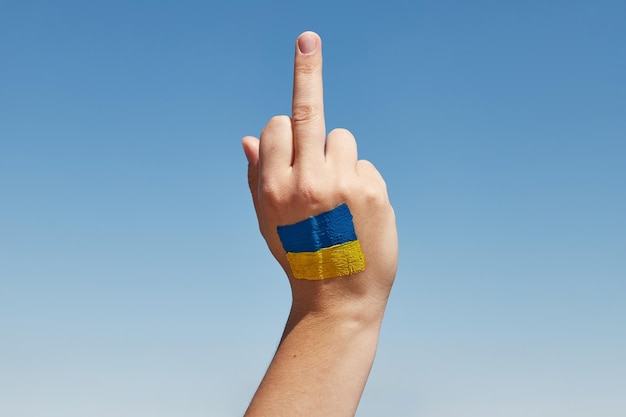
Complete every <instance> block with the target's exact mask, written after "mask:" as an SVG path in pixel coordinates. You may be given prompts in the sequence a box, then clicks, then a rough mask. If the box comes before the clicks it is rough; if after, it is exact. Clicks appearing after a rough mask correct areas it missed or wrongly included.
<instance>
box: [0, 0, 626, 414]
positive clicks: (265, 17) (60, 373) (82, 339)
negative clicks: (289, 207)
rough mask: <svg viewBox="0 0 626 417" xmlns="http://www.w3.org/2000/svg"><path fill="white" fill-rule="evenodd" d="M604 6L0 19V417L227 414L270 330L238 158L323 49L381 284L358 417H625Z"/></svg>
mask: <svg viewBox="0 0 626 417" xmlns="http://www.w3.org/2000/svg"><path fill="white" fill-rule="evenodd" d="M624 22H626V3H625V2H623V1H617V0H616V1H608V0H605V1H595V2H591V1H577V0H574V1H571V0H570V1H474V2H463V1H404V2H394V1H389V2H373V1H360V2H341V1H317V2H292V1H274V2H253V1H248V2H246V1H230V2H227V1H223V2H212V1H180V0H178V1H132V2H128V1H124V2H122V1H30V0H20V1H17V0H14V1H11V0H3V1H0V415H2V416H7V417H9V416H10V417H56V416H59V417H84V416H90V417H100V416H107V417H108V416H117V417H126V416H129V417H130V416H133V417H136V416H151V417H161V416H185V417H195V416H231V415H232V416H236V415H241V414H243V411H244V410H245V408H246V406H247V404H248V401H249V399H250V398H251V396H252V395H253V393H254V390H255V388H256V386H257V384H258V382H259V381H260V379H261V377H262V375H263V373H264V371H265V368H266V366H267V365H268V363H269V361H270V359H271V356H272V354H273V352H274V350H275V348H276V345H277V343H278V341H279V338H280V334H281V331H282V328H283V325H284V321H285V319H286V316H287V313H288V309H289V291H288V285H287V281H286V279H285V278H284V276H283V273H282V271H281V270H280V268H279V267H278V264H276V263H275V261H274V260H273V258H271V255H270V254H269V252H268V251H267V249H266V247H265V244H264V242H263V240H262V238H261V237H260V235H259V233H258V229H257V225H256V219H255V217H254V212H253V209H252V204H251V201H250V198H249V193H248V190H247V183H246V176H245V170H246V163H245V158H244V156H243V152H242V151H241V145H240V140H241V137H242V136H244V135H248V134H252V135H258V134H259V133H260V131H261V129H262V127H263V126H264V124H265V123H266V121H267V120H268V119H269V118H270V117H272V116H273V115H276V114H289V112H290V105H291V101H290V100H291V84H292V60H293V48H294V44H295V39H296V37H297V36H298V34H300V33H301V32H303V31H305V30H314V31H317V32H318V33H319V34H320V35H321V36H322V39H323V42H324V58H325V62H324V65H325V76H324V77H325V94H326V115H327V126H328V128H329V129H330V128H335V127H346V128H348V129H350V130H351V131H352V132H353V133H354V134H355V136H356V138H357V141H358V144H359V151H360V157H361V158H364V159H369V160H371V161H372V162H373V163H374V164H375V165H376V166H377V167H378V168H379V170H380V171H381V172H382V174H383V176H384V177H385V179H386V180H387V183H388V188H389V193H390V197H391V201H392V203H393V205H394V207H395V209H396V214H397V217H398V227H399V233H400V248H401V249H400V266H399V272H398V276H397V280H396V285H395V286H394V290H393V292H392V296H391V299H390V302H389V308H388V311H387V315H386V317H385V322H384V326H383V331H382V336H381V340H380V347H379V351H378V356H377V360H376V363H375V364H374V368H373V370H372V374H371V378H370V380H369V384H368V386H367V388H366V391H365V394H364V397H363V400H362V402H361V407H360V409H359V412H358V415H359V416H362V417H374V416H376V417H378V416H394V417H417V416H424V417H450V416H464V417H468V416H470V417H471V416H477V417H478V416H480V417H496V416H497V417H502V416H507V417H517V416H520V417H521V416H524V417H528V416H537V417H543V416H545V417H560V416H563V417H565V416H567V417H578V416H580V417H583V416H584V417H587V416H591V415H593V416H603V417H618V416H619V417H623V416H624V415H626V396H624V392H625V388H624V387H626V331H625V330H624V329H625V327H626V326H625V323H626V305H625V304H626V303H625V300H626V163H625V159H626V75H625V74H626V47H625V44H626V24H625V23H624Z"/></svg>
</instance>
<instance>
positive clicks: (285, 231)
mask: <svg viewBox="0 0 626 417" xmlns="http://www.w3.org/2000/svg"><path fill="white" fill-rule="evenodd" d="M277 230H278V236H279V237H280V241H281V242H282V244H283V248H284V249H285V252H286V253H287V261H288V262H289V266H290V267H291V272H292V273H293V276H294V277H295V278H298V279H306V280H322V279H327V278H337V277H341V276H346V275H352V274H356V273H359V272H362V271H364V270H365V257H364V256H363V251H362V249H361V244H360V243H359V240H358V239H357V236H356V232H355V231H354V223H353V221H352V213H351V212H350V209H349V208H348V205H347V204H342V205H340V206H338V207H335V208H334V209H332V210H330V211H327V212H324V213H322V214H318V215H317V216H313V217H309V218H308V219H306V220H303V221H301V222H298V223H296V224H292V225H288V226H278V228H277Z"/></svg>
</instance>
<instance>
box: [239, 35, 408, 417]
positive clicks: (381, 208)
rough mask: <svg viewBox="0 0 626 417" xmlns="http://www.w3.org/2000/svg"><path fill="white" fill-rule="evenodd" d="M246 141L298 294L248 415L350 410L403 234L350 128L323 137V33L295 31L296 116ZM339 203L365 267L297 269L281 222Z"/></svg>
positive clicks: (268, 234)
mask: <svg viewBox="0 0 626 417" xmlns="http://www.w3.org/2000/svg"><path fill="white" fill-rule="evenodd" d="M243 146H244V151H245V153H246V157H247V159H248V163H249V164H248V177H249V183H250V189H251V192H252V198H253V202H254V206H255V210H256V213H257V217H258V220H259V227H260V229H261V233H262V234H263V237H264V238H265V240H266V242H267V244H268V247H269V249H270V251H271V252H272V254H273V255H274V257H275V258H276V259H277V260H278V262H279V263H280V264H281V266H282V267H283V269H284V270H285V272H286V274H287V276H288V278H289V282H290V284H291V289H292V296H293V301H292V307H291V313H290V315H289V319H288V321H287V325H286V327H285V332H284V334H283V338H282V340H281V343H280V345H279V347H278V350H277V352H276V355H275V356H274V359H273V360H272V363H271V364H270V367H269V369H268V371H267V373H266V375H265V377H264V379H263V381H262V382H261V385H260V386H259V389H258V390H257V392H256V394H255V396H254V398H253V400H252V402H251V404H250V407H249V408H248V411H247V412H246V416H247V417H254V416H275V417H278V416H285V417H287V416H289V417H295V416H326V417H328V416H353V415H354V414H355V412H356V408H357V406H358V403H359V400H360V398H361V394H362V392H363V388H364V387H365V383H366V381H367V378H368V375H369V371H370V369H371V366H372V363H373V360H374V355H375V352H376V346H377V343H378V335H379V331H380V325H381V322H382V318H383V314H384V311H385V306H386V303H387V299H388V297H389V292H390V290H391V286H392V284H393V280H394V278H395V273H396V266H397V256H398V253H397V251H398V247H397V233H396V226H395V216H394V212H393V209H392V207H391V205H390V204H389V199H388V196H387V191H386V186H385V182H384V181H383V179H382V177H381V176H380V174H379V173H378V171H377V170H376V169H375V168H374V166H373V165H372V164H371V163H369V162H367V161H362V160H361V161H359V160H358V157H357V147H356V141H355V139H354V137H353V136H352V134H351V133H350V132H349V131H347V130H345V129H336V130H333V131H332V132H331V133H330V134H329V135H328V137H326V127H325V123H324V104H323V86H322V50H321V39H320V38H319V36H317V35H316V34H314V33H312V32H305V33H304V34H302V35H300V37H299V38H298V42H297V44H296V54H295V69H294V92H293V106H292V117H291V118H289V117H287V116H277V117H274V118H272V119H271V120H270V121H269V122H268V124H267V125H266V127H265V128H264V130H263V132H262V133H261V138H260V140H258V139H256V138H254V137H250V136H248V137H245V138H244V139H243ZM342 204H346V205H347V206H348V207H349V210H350V212H351V215H352V217H353V226H354V229H355V233H356V236H357V237H358V241H359V242H360V249H359V250H361V251H362V255H363V256H364V259H365V263H364V265H365V266H364V270H360V269H358V268H356V271H358V272H354V271H353V270H350V272H342V271H340V272H339V273H338V274H339V275H341V276H332V277H331V276H328V275H324V273H320V274H321V275H320V276H319V277H314V276H310V277H309V276H307V272H298V271H297V268H296V267H294V264H293V262H294V261H293V260H292V258H288V255H287V249H286V247H287V246H286V245H285V241H284V237H283V236H280V235H279V233H278V231H277V230H278V229H277V228H278V227H279V226H285V225H293V224H295V223H298V222H301V221H303V220H304V219H307V218H311V217H312V216H318V215H320V213H325V212H328V211H331V210H333V209H334V208H336V207H338V206H340V205H342ZM281 238H282V239H283V240H282V241H281ZM333 256H334V255H333ZM329 262H331V263H332V262H334V261H329ZM338 268H339V269H341V268H342V266H341V265H340V266H339V267H338ZM321 269H323V267H320V270H321ZM305 270H306V269H305ZM320 278H324V279H320Z"/></svg>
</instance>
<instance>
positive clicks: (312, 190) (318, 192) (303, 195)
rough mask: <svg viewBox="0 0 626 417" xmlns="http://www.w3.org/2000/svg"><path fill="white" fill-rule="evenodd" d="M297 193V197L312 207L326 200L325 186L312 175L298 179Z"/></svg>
mask: <svg viewBox="0 0 626 417" xmlns="http://www.w3.org/2000/svg"><path fill="white" fill-rule="evenodd" d="M295 193H296V196H295V198H297V199H298V200H299V201H301V202H304V203H306V204H307V205H308V206H310V207H312V208H315V207H317V206H319V205H321V204H322V202H323V201H324V188H323V187H322V186H321V185H320V184H319V183H318V182H317V181H314V180H312V179H311V178H310V177H300V178H298V179H297V182H296V187H295Z"/></svg>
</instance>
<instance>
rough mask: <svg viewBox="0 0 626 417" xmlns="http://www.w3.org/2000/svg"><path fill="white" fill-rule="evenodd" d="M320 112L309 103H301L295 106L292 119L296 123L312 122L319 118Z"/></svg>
mask: <svg viewBox="0 0 626 417" xmlns="http://www.w3.org/2000/svg"><path fill="white" fill-rule="evenodd" d="M319 114H320V112H319V111H318V109H317V108H316V107H315V106H314V105H313V104H309V103H300V104H297V105H295V106H294V107H293V114H292V119H293V121H294V123H302V122H311V121H315V120H317V119H319Z"/></svg>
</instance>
